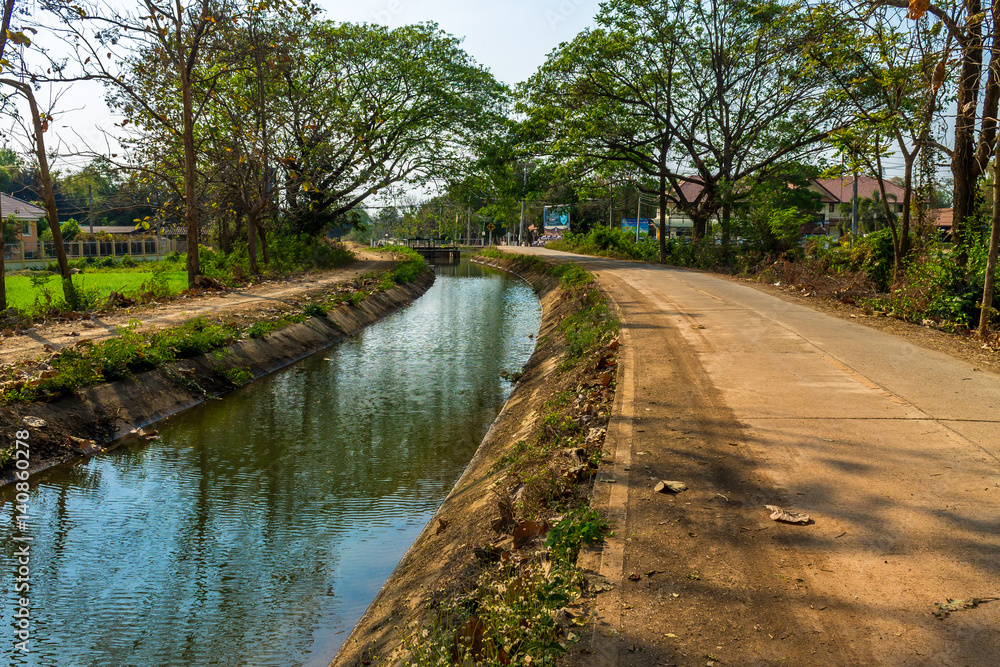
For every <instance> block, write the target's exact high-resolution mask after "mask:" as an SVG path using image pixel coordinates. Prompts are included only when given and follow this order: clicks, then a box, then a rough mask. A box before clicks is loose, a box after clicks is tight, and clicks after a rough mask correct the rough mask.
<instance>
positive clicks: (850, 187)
mask: <svg viewBox="0 0 1000 667" xmlns="http://www.w3.org/2000/svg"><path fill="white" fill-rule="evenodd" d="M882 185H883V187H884V188H885V198H886V199H888V200H889V203H890V205H891V210H892V212H893V213H895V214H896V215H901V214H902V213H903V188H902V187H901V186H899V185H896V184H895V183H893V182H892V181H882ZM809 189H810V190H813V191H814V192H818V193H819V194H820V196H821V197H822V202H823V208H822V210H821V211H820V216H821V219H820V220H819V222H822V224H823V227H824V228H826V229H827V230H828V231H830V232H831V233H834V234H835V233H836V229H837V226H838V225H839V224H840V223H841V222H845V221H846V222H848V223H849V222H850V220H851V214H850V212H847V213H844V212H842V211H841V206H842V205H847V206H850V205H851V200H852V199H853V198H854V178H853V177H850V176H848V177H845V178H820V179H816V180H814V181H813V182H812V184H811V185H810V187H809ZM876 196H878V198H879V199H881V198H882V191H881V190H880V189H879V181H878V179H877V178H872V177H870V176H858V198H859V199H875V197H876Z"/></svg>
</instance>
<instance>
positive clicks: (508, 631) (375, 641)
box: [331, 252, 619, 667]
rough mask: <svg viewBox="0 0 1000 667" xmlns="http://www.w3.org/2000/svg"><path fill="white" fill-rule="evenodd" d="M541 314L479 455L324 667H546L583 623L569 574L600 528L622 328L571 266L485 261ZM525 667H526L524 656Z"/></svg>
mask: <svg viewBox="0 0 1000 667" xmlns="http://www.w3.org/2000/svg"><path fill="white" fill-rule="evenodd" d="M475 261H478V262H481V263H483V264H486V265H488V266H492V267H494V268H499V269H503V270H505V271H509V272H513V273H515V274H517V275H519V276H521V277H522V278H523V279H524V280H526V281H527V282H528V283H529V284H530V285H531V286H532V287H533V288H534V290H535V292H536V294H537V296H538V297H539V299H540V301H541V305H542V321H541V326H540V330H539V334H538V338H537V345H536V348H535V351H534V353H533V354H532V356H531V358H530V360H529V362H528V363H527V365H526V366H525V367H524V369H523V371H522V372H521V373H520V374H519V375H518V377H516V378H515V379H516V380H517V384H516V386H515V388H514V391H513V393H512V394H511V396H510V398H509V399H508V401H507V403H506V404H505V406H504V408H503V410H502V411H501V413H500V415H499V416H498V417H497V418H496V420H495V421H494V422H493V424H492V426H491V428H490V429H489V432H488V433H487V435H486V437H485V438H484V440H483V441H482V444H481V445H480V447H479V449H478V450H477V451H476V453H475V455H474V456H473V458H472V459H471V461H470V463H469V465H468V467H467V468H466V470H465V472H464V473H463V474H462V476H461V477H460V479H459V480H458V482H457V483H456V484H455V486H454V488H453V489H452V491H451V493H450V494H449V495H448V496H447V498H446V499H445V500H444V502H443V503H442V504H441V506H440V508H439V509H438V511H437V513H436V514H435V515H434V516H433V518H432V519H431V521H430V522H428V523H427V525H426V526H425V528H424V530H423V531H422V532H421V533H420V535H419V537H418V538H417V539H416V540H415V542H414V543H413V545H412V546H411V548H410V549H409V550H408V551H407V553H406V555H405V556H404V557H403V558H402V559H401V561H400V562H399V565H398V566H397V567H396V569H395V571H394V572H393V574H392V576H391V577H390V578H389V579H388V581H387V582H386V583H385V585H384V586H383V587H382V589H381V591H380V592H379V594H378V595H377V596H376V598H375V600H374V601H373V602H372V604H371V605H370V606H369V608H368V610H367V611H366V613H365V614H364V616H363V617H362V618H361V620H360V621H359V622H358V624H357V625H356V626H355V628H354V630H353V631H352V632H351V634H350V636H349V637H348V639H347V640H346V641H345V643H344V644H343V646H342V648H341V650H340V652H339V653H338V654H337V656H336V658H335V659H334V660H333V662H332V663H331V664H332V665H335V666H351V667H353V666H354V665H378V664H401V663H403V662H408V661H415V664H465V662H466V660H472V661H473V662H480V661H483V660H495V661H497V662H499V663H500V664H527V663H526V662H525V659H526V658H527V657H529V656H530V657H531V658H532V659H533V660H534V661H535V662H539V661H541V662H544V661H545V660H546V659H548V658H552V657H553V656H555V655H556V654H558V653H560V652H561V651H563V650H565V648H566V647H568V646H569V645H571V644H572V643H573V642H574V641H575V640H576V639H577V638H578V636H579V632H580V628H579V626H580V625H582V624H585V623H586V621H585V612H584V611H583V609H584V607H585V604H584V603H583V601H582V599H583V598H585V597H588V596H590V595H592V594H593V592H594V586H593V585H592V583H590V581H589V580H588V578H587V577H585V576H584V575H583V574H582V573H581V572H580V571H579V570H578V569H577V567H576V559H577V555H578V554H579V551H580V547H581V546H582V545H583V544H589V543H594V542H597V541H600V540H601V538H602V535H603V534H604V533H605V532H606V530H607V524H605V523H604V522H603V520H602V519H601V518H600V516H599V515H597V513H596V512H594V511H593V510H591V509H589V498H590V495H591V493H592V492H593V488H594V484H595V479H596V473H597V470H598V469H599V467H600V465H601V461H602V459H603V458H604V457H605V456H606V452H605V451H604V438H605V436H606V433H607V426H608V423H609V421H610V419H611V415H612V408H613V404H614V397H615V387H616V384H617V381H616V378H617V373H618V362H617V358H618V347H619V345H618V337H617V336H618V319H617V316H616V314H615V312H614V311H613V310H612V308H611V306H610V305H609V303H608V301H607V300H606V299H605V298H604V296H603V295H602V294H601V292H600V290H599V288H598V287H597V285H596V283H595V282H594V280H593V277H592V276H591V275H590V274H588V273H587V272H586V271H583V270H581V269H579V267H576V266H575V265H561V266H553V265H551V264H546V263H545V262H543V261H541V260H539V259H537V258H531V257H524V256H503V255H501V254H499V253H495V252H494V253H490V252H487V256H480V257H478V258H477V259H476V260H475ZM529 662H530V660H529Z"/></svg>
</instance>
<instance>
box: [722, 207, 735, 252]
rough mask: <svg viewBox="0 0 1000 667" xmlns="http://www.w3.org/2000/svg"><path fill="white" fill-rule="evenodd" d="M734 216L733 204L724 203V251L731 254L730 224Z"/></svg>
mask: <svg viewBox="0 0 1000 667" xmlns="http://www.w3.org/2000/svg"><path fill="white" fill-rule="evenodd" d="M732 217H733V205H732V204H730V203H728V202H727V203H725V204H723V205H722V252H723V253H724V254H725V255H727V256H728V255H729V240H730V238H729V237H730V236H731V234H730V232H729V224H730V222H731V221H732Z"/></svg>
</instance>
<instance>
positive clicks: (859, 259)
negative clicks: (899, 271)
mask: <svg viewBox="0 0 1000 667" xmlns="http://www.w3.org/2000/svg"><path fill="white" fill-rule="evenodd" d="M850 257H851V264H852V266H853V268H854V269H856V270H863V271H865V272H866V273H867V274H868V277H869V278H871V281H872V282H873V283H875V287H876V288H878V290H879V291H880V292H888V291H889V288H890V287H892V282H893V275H892V274H893V260H894V257H895V250H894V249H893V245H892V230H890V229H888V228H886V229H880V230H879V231H877V232H874V233H872V234H869V235H867V236H865V237H863V238H861V239H858V241H857V243H855V244H854V250H852V251H851V253H850Z"/></svg>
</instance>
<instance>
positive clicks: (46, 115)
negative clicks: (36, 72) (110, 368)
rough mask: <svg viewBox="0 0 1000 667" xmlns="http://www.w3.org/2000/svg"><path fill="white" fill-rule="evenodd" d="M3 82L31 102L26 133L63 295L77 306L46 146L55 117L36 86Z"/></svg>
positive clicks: (4, 80) (68, 301)
mask: <svg viewBox="0 0 1000 667" xmlns="http://www.w3.org/2000/svg"><path fill="white" fill-rule="evenodd" d="M0 84H2V85H5V86H8V87H10V88H13V89H14V90H15V91H17V92H18V93H19V94H20V95H21V96H22V97H24V99H25V101H26V102H27V103H28V113H29V115H30V116H31V121H30V122H31V125H30V127H25V134H26V135H27V138H28V141H29V143H30V144H31V150H32V152H33V153H34V155H35V160H36V161H37V172H38V181H39V184H40V186H41V188H40V189H41V192H40V193H39V194H40V195H41V197H42V203H43V205H44V208H45V213H46V217H47V219H48V220H49V221H51V224H50V225H49V227H50V229H51V230H52V243H53V246H54V247H55V251H56V263H57V264H58V265H59V275H60V276H61V277H62V287H63V296H64V297H65V299H66V303H68V304H69V305H70V306H74V307H75V306H76V304H77V299H76V290H75V289H74V287H73V276H72V274H71V273H70V268H69V260H68V259H67V257H66V248H65V247H64V246H63V239H62V234H61V232H60V230H59V207H58V206H57V205H56V196H55V188H54V185H53V179H52V171H51V169H50V168H49V154H48V151H46V149H45V133H46V132H47V131H48V129H49V126H50V123H51V121H52V113H51V111H42V110H41V108H40V107H39V106H38V101H37V100H36V99H35V90H34V87H33V86H32V85H31V84H29V83H25V82H23V81H19V80H17V79H0Z"/></svg>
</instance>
